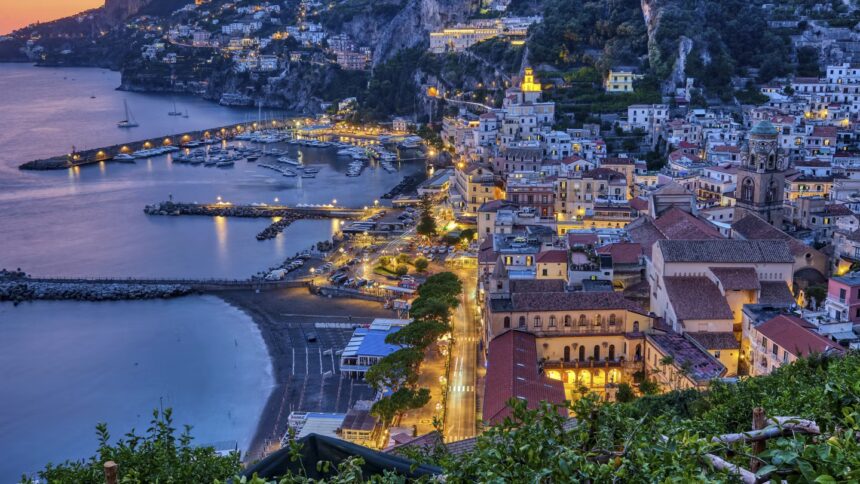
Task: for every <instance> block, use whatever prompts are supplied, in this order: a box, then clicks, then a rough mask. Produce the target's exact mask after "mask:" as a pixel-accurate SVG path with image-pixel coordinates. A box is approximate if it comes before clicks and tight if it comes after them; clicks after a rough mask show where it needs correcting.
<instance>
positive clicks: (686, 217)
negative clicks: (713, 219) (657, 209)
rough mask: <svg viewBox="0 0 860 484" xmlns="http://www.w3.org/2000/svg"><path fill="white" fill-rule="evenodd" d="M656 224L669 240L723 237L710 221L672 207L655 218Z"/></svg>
mask: <svg viewBox="0 0 860 484" xmlns="http://www.w3.org/2000/svg"><path fill="white" fill-rule="evenodd" d="M654 226H655V227H656V228H657V230H659V231H660V234H662V236H663V237H662V238H665V239H669V240H691V239H692V240H703V239H722V235H720V232H719V231H718V230H717V229H716V228H714V226H713V225H711V224H710V223H708V222H706V221H704V220H702V219H700V218H698V217H696V216H695V215H692V214H690V213H688V212H685V211H683V210H681V209H680V208H678V207H672V208H670V209H669V210H666V211H665V212H663V214H662V215H660V216H659V217H657V219H655V220H654Z"/></svg>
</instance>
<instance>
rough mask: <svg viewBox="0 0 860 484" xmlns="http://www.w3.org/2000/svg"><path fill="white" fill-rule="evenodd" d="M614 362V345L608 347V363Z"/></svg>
mask: <svg viewBox="0 0 860 484" xmlns="http://www.w3.org/2000/svg"><path fill="white" fill-rule="evenodd" d="M614 360H615V345H609V361H614Z"/></svg>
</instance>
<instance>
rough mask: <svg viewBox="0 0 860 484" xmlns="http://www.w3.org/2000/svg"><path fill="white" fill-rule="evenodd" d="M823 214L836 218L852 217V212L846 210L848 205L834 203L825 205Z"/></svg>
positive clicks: (848, 209)
mask: <svg viewBox="0 0 860 484" xmlns="http://www.w3.org/2000/svg"><path fill="white" fill-rule="evenodd" d="M824 212H825V213H827V214H829V215H836V216H842V215H853V214H854V212H852V211H851V209H850V208H848V205H845V204H844V203H834V204H831V205H827V206H826V207H824Z"/></svg>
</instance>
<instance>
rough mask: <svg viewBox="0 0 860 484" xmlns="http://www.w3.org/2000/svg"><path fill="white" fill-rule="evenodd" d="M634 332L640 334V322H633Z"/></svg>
mask: <svg viewBox="0 0 860 484" xmlns="http://www.w3.org/2000/svg"><path fill="white" fill-rule="evenodd" d="M633 332H634V333H638V332H639V321H633Z"/></svg>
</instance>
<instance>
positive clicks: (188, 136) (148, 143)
mask: <svg viewBox="0 0 860 484" xmlns="http://www.w3.org/2000/svg"><path fill="white" fill-rule="evenodd" d="M290 121H291V118H283V119H276V120H272V121H267V122H266V123H265V125H262V124H261V125H258V124H257V123H256V122H249V123H237V124H230V125H226V126H217V127H214V128H209V129H202V130H199V131H186V132H183V133H177V134H170V135H165V136H159V137H155V138H149V139H142V140H138V141H132V142H129V143H124V144H118V145H111V146H103V147H100V148H92V149H86V150H80V151H75V152H72V153H66V154H62V155H57V156H53V157H51V158H44V159H40V160H33V161H28V162H26V163H24V164H22V165H20V166H19V167H18V168H19V169H21V170H63V169H68V168H74V167H79V166H85V165H92V164H96V163H104V162H108V161H111V160H113V159H114V158H115V157H116V156H117V155H119V154H123V153H125V154H131V153H133V152H135V151H140V150H147V149H152V148H157V147H160V146H183V145H184V144H186V143H189V142H191V141H200V140H206V139H212V138H219V139H226V140H229V139H232V138H234V137H235V136H236V135H238V134H241V133H244V132H247V131H254V130H258V129H271V128H275V129H277V128H284V127H286V126H288V125H289V123H290Z"/></svg>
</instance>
